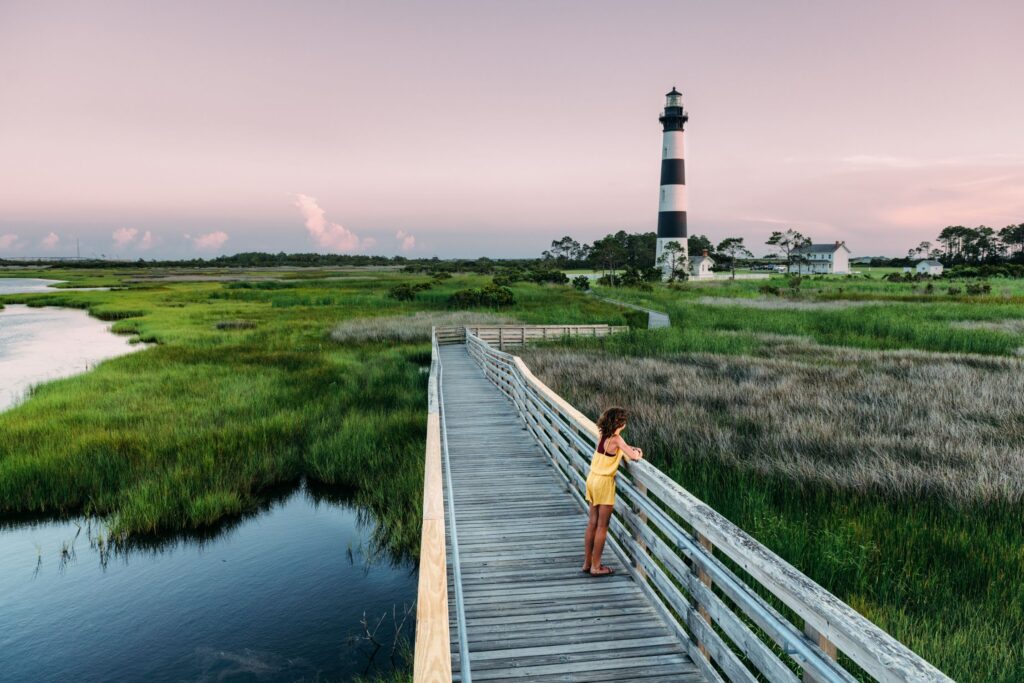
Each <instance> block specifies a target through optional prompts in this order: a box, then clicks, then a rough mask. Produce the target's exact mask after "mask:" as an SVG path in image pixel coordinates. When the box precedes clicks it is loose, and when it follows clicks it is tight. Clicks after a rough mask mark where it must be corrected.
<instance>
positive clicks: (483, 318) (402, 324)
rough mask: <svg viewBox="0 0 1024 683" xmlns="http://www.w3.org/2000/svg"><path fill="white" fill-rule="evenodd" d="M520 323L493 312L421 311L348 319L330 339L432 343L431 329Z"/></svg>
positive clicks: (360, 341)
mask: <svg viewBox="0 0 1024 683" xmlns="http://www.w3.org/2000/svg"><path fill="white" fill-rule="evenodd" d="M518 322H519V321H518V320H516V319H515V318H513V317H510V316H507V315H495V314H493V313H474V312H471V311H457V312H431V313H428V312H425V311H418V312H416V313H412V314H409V315H397V316H396V315H392V316H381V317H378V318H356V319H354V320H346V321H344V322H342V323H339V324H338V325H337V326H336V327H335V328H334V329H333V330H332V331H331V339H333V340H334V341H336V342H341V343H347V344H359V343H364V342H395V341H398V342H414V341H418V342H422V341H430V329H431V327H434V326H437V327H444V326H464V325H512V324H515V323H518Z"/></svg>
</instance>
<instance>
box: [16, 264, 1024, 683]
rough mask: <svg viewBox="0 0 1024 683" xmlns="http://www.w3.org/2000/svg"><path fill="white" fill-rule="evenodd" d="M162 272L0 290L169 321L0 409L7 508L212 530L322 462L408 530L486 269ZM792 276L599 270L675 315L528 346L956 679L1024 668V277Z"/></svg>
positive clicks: (718, 501)
mask: <svg viewBox="0 0 1024 683" xmlns="http://www.w3.org/2000/svg"><path fill="white" fill-rule="evenodd" d="M13 274H14V273H12V275H13ZM152 275H154V273H149V272H139V273H133V272H130V271H113V270H111V271H99V270H97V271H87V272H79V271H68V272H60V271H53V270H48V271H45V273H39V274H38V276H40V277H51V278H66V279H71V280H73V282H72V284H74V285H79V286H118V287H123V288H119V289H117V290H115V291H109V292H56V293H52V294H33V295H17V296H7V297H4V298H0V303H2V302H4V301H6V302H9V303H11V302H23V303H29V304H31V305H45V304H50V305H64V306H75V307H79V308H86V309H88V310H90V312H92V314H93V315H95V316H97V317H99V318H102V319H106V320H112V321H115V322H114V325H115V329H116V330H118V331H120V332H123V333H126V334H131V335H133V336H135V337H137V338H138V339H140V340H145V341H148V342H152V343H154V346H153V347H152V348H150V349H147V350H145V351H143V352H141V353H138V354H132V355H129V356H125V357H122V358H117V359H114V360H111V361H108V362H106V363H103V364H101V365H100V366H99V367H98V368H97V369H96V370H95V371H92V372H89V373H87V374H84V375H80V376H78V377H74V378H70V379H66V380H61V381H57V382H53V383H49V384H46V385H44V386H42V387H40V388H38V389H37V390H36V391H35V392H34V395H33V397H32V398H31V400H29V401H27V402H26V403H24V404H23V405H20V406H18V407H17V408H15V409H13V410H10V411H7V412H5V413H0V432H2V433H3V434H4V435H5V437H7V438H5V439H3V440H0V514H3V515H5V516H8V517H15V516H19V515H23V514H29V515H40V514H42V515H46V514H59V513H69V512H78V511H85V512H87V513H90V514H94V515H98V516H102V517H105V518H106V519H107V520H108V522H109V523H110V525H111V528H112V529H113V532H114V535H115V540H116V539H128V540H131V539H133V538H146V539H152V538H154V537H157V538H158V537H160V536H161V535H166V534H169V533H174V532H178V531H182V530H186V531H187V530H190V529H209V528H216V527H217V525H218V524H220V523H221V522H222V521H223V520H230V519H232V518H234V517H235V516H237V515H239V514H242V513H245V512H246V511H250V510H253V509H256V508H257V507H258V505H259V502H260V501H261V499H262V498H263V496H264V495H265V492H267V491H270V490H274V489H275V488H276V487H279V485H281V484H288V483H290V482H295V481H297V480H299V479H300V478H302V477H308V478H310V479H313V480H315V481H319V482H324V483H328V484H334V485H340V486H344V487H347V488H350V489H351V490H352V492H353V495H354V496H355V497H356V500H357V502H360V503H362V504H364V505H366V506H368V507H369V508H370V509H371V510H372V511H373V512H374V514H375V515H376V517H377V518H378V520H379V522H380V524H379V526H378V530H377V531H378V533H377V540H378V542H379V543H381V544H382V545H383V546H386V547H388V548H390V549H391V550H393V551H395V552H399V553H409V554H414V553H415V551H416V548H417V545H418V534H419V525H420V504H421V501H420V497H421V491H422V457H423V434H424V429H425V387H426V373H425V372H424V370H425V368H426V366H427V365H428V363H429V344H428V343H427V339H426V333H427V330H429V325H430V323H431V321H434V320H439V321H452V322H456V321H459V320H464V318H462V317H459V316H461V315H462V314H454V313H452V312H450V311H448V310H447V308H446V300H447V298H448V296H449V295H450V294H451V292H453V291H455V290H457V289H460V288H465V287H480V286H481V285H483V284H486V283H487V282H489V278H483V277H477V276H456V277H454V278H452V279H450V280H444V281H440V282H437V283H435V284H434V285H433V286H432V288H431V289H429V290H427V291H423V292H420V293H418V294H417V296H416V299H415V300H414V301H411V302H400V301H397V300H395V299H393V298H391V297H389V296H388V291H389V289H390V288H391V287H393V286H394V285H396V284H398V283H417V282H428V281H429V280H430V278H429V277H428V276H423V275H406V274H401V273H396V272H385V271H373V270H366V269H362V270H356V269H349V270H322V271H320V270H294V269H274V270H267V271H242V272H240V271H238V270H227V269H225V270H223V271H216V272H213V271H195V272H184V271H168V272H167V273H157V275H160V276H161V277H163V276H169V278H168V279H155V278H153V277H152ZM17 276H23V277H27V276H31V274H29V273H25V272H18V273H17ZM789 282H790V281H789V280H787V279H786V278H783V277H773V278H772V279H771V280H768V281H764V280H760V281H736V282H728V281H718V282H711V283H688V284H685V285H683V286H681V287H678V288H667V287H663V286H660V285H659V286H655V288H654V289H653V290H652V291H649V292H648V291H640V290H629V289H602V290H601V292H600V293H603V294H607V295H609V296H611V297H614V298H617V299H620V300H626V301H632V302H635V303H638V304H642V305H645V306H649V307H651V308H654V309H656V310H663V311H666V312H668V313H669V314H670V315H671V317H672V327H671V328H670V329H667V330H658V331H647V330H633V331H631V332H629V333H627V334H623V335H615V336H612V337H608V338H605V339H604V340H597V341H594V340H586V339H583V340H577V341H574V342H573V343H570V344H565V345H558V346H556V347H554V348H551V347H545V348H537V349H529V350H526V351H524V352H523V355H524V357H525V358H526V359H527V362H528V363H530V364H531V366H532V367H533V368H534V369H535V370H536V371H537V372H538V374H539V375H540V376H541V377H542V378H544V379H545V380H546V381H549V382H550V383H551V384H552V386H554V387H555V388H556V390H558V391H559V392H561V393H563V394H564V395H565V396H566V397H567V398H568V399H569V400H571V401H572V402H573V403H574V404H576V405H577V406H579V407H580V408H581V409H583V410H584V411H586V412H588V413H589V414H592V415H596V414H597V413H598V412H600V410H601V408H603V407H604V405H605V404H606V403H614V402H618V403H622V404H624V405H627V406H628V407H630V408H631V409H632V410H633V411H634V413H635V419H634V421H633V423H632V424H631V425H630V432H629V433H630V434H632V435H633V436H632V439H634V440H635V441H637V442H638V443H641V444H642V445H644V446H645V447H646V450H647V452H648V453H649V454H650V456H651V459H652V460H653V461H654V462H655V464H656V465H658V466H659V467H662V468H663V469H664V470H665V471H666V472H668V473H669V474H670V475H671V476H673V477H674V478H675V479H677V480H678V481H679V482H680V483H682V484H683V485H684V486H685V487H687V488H688V489H690V490H691V491H693V492H694V493H695V494H696V495H698V496H700V497H702V498H704V499H705V500H707V501H708V502H709V503H710V504H711V505H713V506H714V507H715V508H716V509H718V510H719V511H721V512H722V513H723V514H725V515H726V516H727V517H729V518H730V519H732V520H733V521H735V522H736V523H737V524H739V525H740V526H741V527H743V528H745V529H746V530H747V531H749V532H750V533H752V534H753V535H754V536H755V537H757V538H758V539H759V540H761V541H762V542H764V543H765V544H767V545H768V546H769V547H771V548H772V549H773V550H775V551H776V552H778V553H779V554H780V555H782V556H783V557H785V558H786V559H787V560H789V561H790V562H792V563H793V564H795V565H796V566H797V567H799V568H800V569H801V570H803V571H805V572H806V573H807V574H809V575H810V576H811V577H812V578H814V579H815V580H817V581H818V582H820V583H821V584H822V585H824V586H826V587H827V588H828V589H829V590H831V591H833V592H835V593H836V594H838V595H839V596H840V597H841V598H843V599H844V600H846V601H848V602H849V603H850V604H852V605H853V606H854V607H856V608H857V609H858V610H860V611H861V612H863V613H864V614H865V615H867V616H868V617H869V618H871V619H872V620H874V621H875V622H877V623H878V624H879V625H881V626H882V627H883V628H885V629H886V630H888V631H890V632H891V633H893V634H894V635H895V636H896V637H898V638H899V639H900V640H902V641H903V642H905V643H907V644H908V645H909V646H910V647H912V648H913V649H914V650H915V651H917V652H919V653H920V654H922V655H923V656H924V657H926V658H927V659H929V660H930V661H933V662H934V663H935V664H936V665H938V666H939V667H940V668H942V669H943V670H944V671H946V672H947V673H949V674H950V675H952V676H953V677H954V678H956V679H958V680H964V681H1001V682H1007V683H1008V682H1010V681H1018V680H1024V653H1022V651H1021V648H1020V643H1021V642H1024V588H1022V582H1021V581H1019V579H1018V577H1020V576H1024V552H1022V550H1021V549H1022V548H1024V531H1022V524H1021V519H1024V503H1022V498H1024V483H1022V482H1024V456H1022V453H1024V418H1022V415H1024V404H1022V400H1024V399H1022V398H1021V397H1022V396H1024V358H1021V357H1020V355H1019V354H1020V349H1021V348H1022V347H1024V305H1022V304H1024V299H1022V297H1024V286H1022V283H1021V282H1020V281H1010V280H1001V281H997V280H993V281H991V282H990V292H989V293H987V294H976V295H968V294H967V293H966V289H967V285H968V284H977V283H968V282H959V283H949V282H945V281H941V282H937V283H936V284H935V285H934V286H933V288H932V291H931V292H930V293H929V292H927V291H926V290H925V286H926V284H927V283H889V282H885V281H883V280H881V279H880V278H878V277H871V278H864V277H854V278H803V280H802V282H801V285H800V287H799V289H798V290H794V289H793V288H791V287H789ZM766 285H767V286H770V287H774V288H776V289H777V290H778V293H775V292H772V291H763V290H762V288H763V287H765V286H766ZM915 287H916V289H915ZM949 287H954V288H955V289H959V290H960V292H959V293H954V294H949V293H948V289H949ZM513 289H514V290H515V295H516V300H517V303H516V305H515V306H513V307H511V308H510V309H504V310H497V311H487V310H481V311H478V312H476V313H475V314H474V315H481V316H486V319H487V320H489V321H503V320H507V321H512V320H515V321H522V322H528V323H540V322H552V323H555V322H559V323H587V322H607V323H611V324H624V323H626V322H631V323H633V324H634V326H635V325H637V323H639V322H640V321H641V319H642V318H644V317H645V316H643V315H642V314H641V315H636V314H635V312H631V311H628V310H627V311H623V310H621V309H619V308H618V307H615V306H612V305H609V304H604V303H602V302H600V301H599V300H597V299H596V298H594V297H589V296H586V295H583V294H581V293H578V292H576V291H575V290H573V289H571V288H569V287H557V286H538V285H533V284H526V283H517V284H515V285H514V286H513ZM452 316H456V317H452ZM8 435H9V437H8Z"/></svg>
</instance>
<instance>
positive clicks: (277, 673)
mask: <svg viewBox="0 0 1024 683" xmlns="http://www.w3.org/2000/svg"><path fill="white" fill-rule="evenodd" d="M347 501H348V497H347V494H346V493H345V492H339V491H336V490H330V489H323V488H318V487H311V486H308V485H303V486H301V487H300V488H299V489H298V490H295V489H293V490H291V491H286V490H283V489H282V490H280V491H278V492H275V493H274V494H273V495H271V496H270V497H269V498H268V499H267V500H266V501H265V503H264V504H263V506H262V507H261V509H260V510H259V511H257V512H254V513H252V514H250V515H246V516H244V517H241V518H237V519H234V520H230V521H228V522H226V523H224V524H223V525H221V526H220V527H218V528H216V529H212V530H207V531H205V532H201V533H189V534H179V535H177V536H173V537H169V538H149V539H146V538H140V539H134V540H132V542H130V543H128V544H111V543H110V541H109V537H108V536H109V534H108V533H107V530H106V529H105V528H104V527H103V526H102V525H101V524H98V523H97V522H96V521H95V520H89V519H83V518H74V519H64V520H50V521H44V520H34V521H26V520H21V521H10V520H9V521H7V522H5V523H4V525H3V526H2V527H0V672H3V674H2V675H0V678H4V679H5V677H7V676H10V680H76V681H86V682H88V681H106V680H126V681H127V680H149V681H164V680H166V681H179V680H197V681H198V680H258V681H278V680H282V681H284V680H287V681H296V680H315V679H319V680H322V679H323V678H325V677H326V678H329V679H331V680H348V679H349V678H350V677H352V676H353V675H355V674H357V673H363V672H366V671H371V672H372V671H388V670H390V669H391V668H392V667H393V666H394V663H396V662H397V663H401V660H400V657H399V654H400V647H399V646H400V645H401V642H402V641H403V639H404V640H408V639H410V638H411V632H412V617H411V616H410V614H409V609H410V608H411V605H412V604H413V603H414V601H415V591H416V577H415V571H414V566H413V565H412V564H411V563H409V562H405V561H402V560H399V559H396V558H393V557H392V556H390V555H389V554H388V553H386V552H383V551H382V550H381V549H379V548H377V547H376V546H375V545H374V543H373V527H374V525H375V520H374V519H373V518H372V516H370V515H369V514H368V513H367V512H366V511H365V510H363V509H361V508H357V507H354V506H352V505H350V504H349V503H348V502H347ZM100 539H102V542H101V541H100ZM56 651H60V657H54V656H52V654H53V653H54V652H56Z"/></svg>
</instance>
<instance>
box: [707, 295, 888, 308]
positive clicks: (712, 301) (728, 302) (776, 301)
mask: <svg viewBox="0 0 1024 683" xmlns="http://www.w3.org/2000/svg"><path fill="white" fill-rule="evenodd" d="M697 303H699V304H704V305H706V306H742V307H745V308H758V309H761V310H765V311H783V310H786V311H837V310H842V309H844V308H858V307H860V306H872V305H874V306H877V305H879V304H883V303H884V302H882V301H850V300H845V299H836V300H830V301H803V300H800V299H786V298H777V297H776V298H767V297H765V298H758V299H749V298H745V297H726V296H702V297H700V298H699V299H697Z"/></svg>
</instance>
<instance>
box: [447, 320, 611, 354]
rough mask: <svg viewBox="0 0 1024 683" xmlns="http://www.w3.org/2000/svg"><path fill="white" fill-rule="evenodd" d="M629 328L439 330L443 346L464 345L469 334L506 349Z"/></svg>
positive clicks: (479, 327)
mask: <svg viewBox="0 0 1024 683" xmlns="http://www.w3.org/2000/svg"><path fill="white" fill-rule="evenodd" d="M628 329H629V328H628V327H626V326H625V325H603V324H602V325H466V326H450V327H439V328H437V342H438V343H439V344H464V343H466V334H467V332H468V333H469V334H473V335H476V336H477V337H479V338H480V339H482V340H484V341H485V342H487V343H488V344H492V345H494V346H497V347H498V348H499V349H504V348H505V347H507V346H522V345H524V344H526V343H528V342H532V341H544V340H547V339H560V338H561V337H564V336H571V337H605V336H607V335H609V334H614V333H616V332H623V331H625V330H628Z"/></svg>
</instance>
